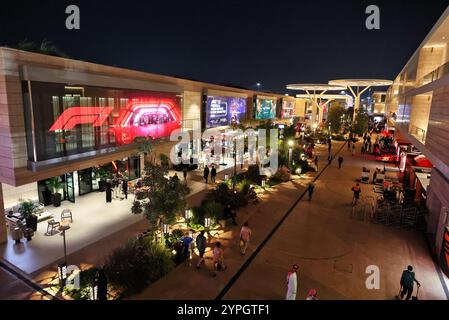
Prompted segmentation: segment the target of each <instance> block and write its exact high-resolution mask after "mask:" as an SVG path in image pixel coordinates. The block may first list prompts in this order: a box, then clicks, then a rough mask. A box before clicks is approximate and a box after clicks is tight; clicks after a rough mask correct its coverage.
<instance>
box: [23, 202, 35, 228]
mask: <svg viewBox="0 0 449 320" xmlns="http://www.w3.org/2000/svg"><path fill="white" fill-rule="evenodd" d="M35 209H36V205H35V204H34V203H33V201H31V200H21V201H20V207H19V212H20V213H21V214H22V215H23V217H24V218H25V221H26V226H27V228H29V229H32V230H33V231H36V230H37V216H36V215H34V210H35Z"/></svg>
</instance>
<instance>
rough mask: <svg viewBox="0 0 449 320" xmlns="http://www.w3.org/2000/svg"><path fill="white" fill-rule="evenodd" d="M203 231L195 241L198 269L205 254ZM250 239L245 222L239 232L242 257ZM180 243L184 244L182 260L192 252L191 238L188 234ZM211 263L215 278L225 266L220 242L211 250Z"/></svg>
mask: <svg viewBox="0 0 449 320" xmlns="http://www.w3.org/2000/svg"><path fill="white" fill-rule="evenodd" d="M205 233H206V232H205V231H204V230H203V231H201V232H200V233H199V234H198V236H197V237H196V239H195V244H196V248H197V250H198V256H199V259H198V262H197V264H196V268H197V269H200V268H201V265H203V264H205V257H204V255H205V253H206V249H207V238H206V236H205ZM251 237H252V230H251V228H250V227H249V224H248V222H245V223H244V224H243V226H242V228H241V230H240V238H239V248H240V254H241V255H242V256H244V255H245V254H246V250H247V249H248V246H249V243H250V241H251ZM181 241H182V242H183V244H184V258H186V259H187V258H189V257H190V254H191V252H192V244H193V238H192V237H190V235H189V234H186V235H185V236H184V237H183V238H181ZM212 262H213V273H212V275H213V276H214V277H215V276H217V273H218V271H225V270H226V269H227V266H226V264H225V257H224V250H223V246H222V244H221V242H219V241H217V242H215V244H214V248H213V249H212Z"/></svg>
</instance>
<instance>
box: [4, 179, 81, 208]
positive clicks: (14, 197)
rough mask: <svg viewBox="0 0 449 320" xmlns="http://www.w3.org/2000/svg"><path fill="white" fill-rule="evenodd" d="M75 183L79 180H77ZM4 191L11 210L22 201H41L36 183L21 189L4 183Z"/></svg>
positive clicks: (7, 204)
mask: <svg viewBox="0 0 449 320" xmlns="http://www.w3.org/2000/svg"><path fill="white" fill-rule="evenodd" d="M75 181H77V180H76V179H75ZM2 189H3V203H4V205H5V208H10V207H13V206H15V205H17V204H18V203H19V200H20V199H30V200H38V199H39V196H38V190H37V183H36V182H32V183H29V184H25V185H23V186H20V187H13V186H10V185H8V184H6V183H2Z"/></svg>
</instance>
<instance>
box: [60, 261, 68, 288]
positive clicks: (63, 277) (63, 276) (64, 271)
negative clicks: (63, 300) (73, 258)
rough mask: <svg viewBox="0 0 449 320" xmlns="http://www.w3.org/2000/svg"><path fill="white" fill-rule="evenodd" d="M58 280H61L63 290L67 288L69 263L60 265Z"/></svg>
mask: <svg viewBox="0 0 449 320" xmlns="http://www.w3.org/2000/svg"><path fill="white" fill-rule="evenodd" d="M58 279H59V286H60V287H61V289H62V288H64V287H65V281H66V280H67V263H66V262H65V261H64V262H61V263H60V264H59V265H58Z"/></svg>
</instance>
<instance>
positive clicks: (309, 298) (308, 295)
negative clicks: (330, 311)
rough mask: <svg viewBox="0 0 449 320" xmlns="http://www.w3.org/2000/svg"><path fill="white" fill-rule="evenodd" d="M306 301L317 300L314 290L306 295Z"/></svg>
mask: <svg viewBox="0 0 449 320" xmlns="http://www.w3.org/2000/svg"><path fill="white" fill-rule="evenodd" d="M306 300H318V292H317V291H316V290H315V289H311V290H310V291H309V293H308V294H307V297H306Z"/></svg>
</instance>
